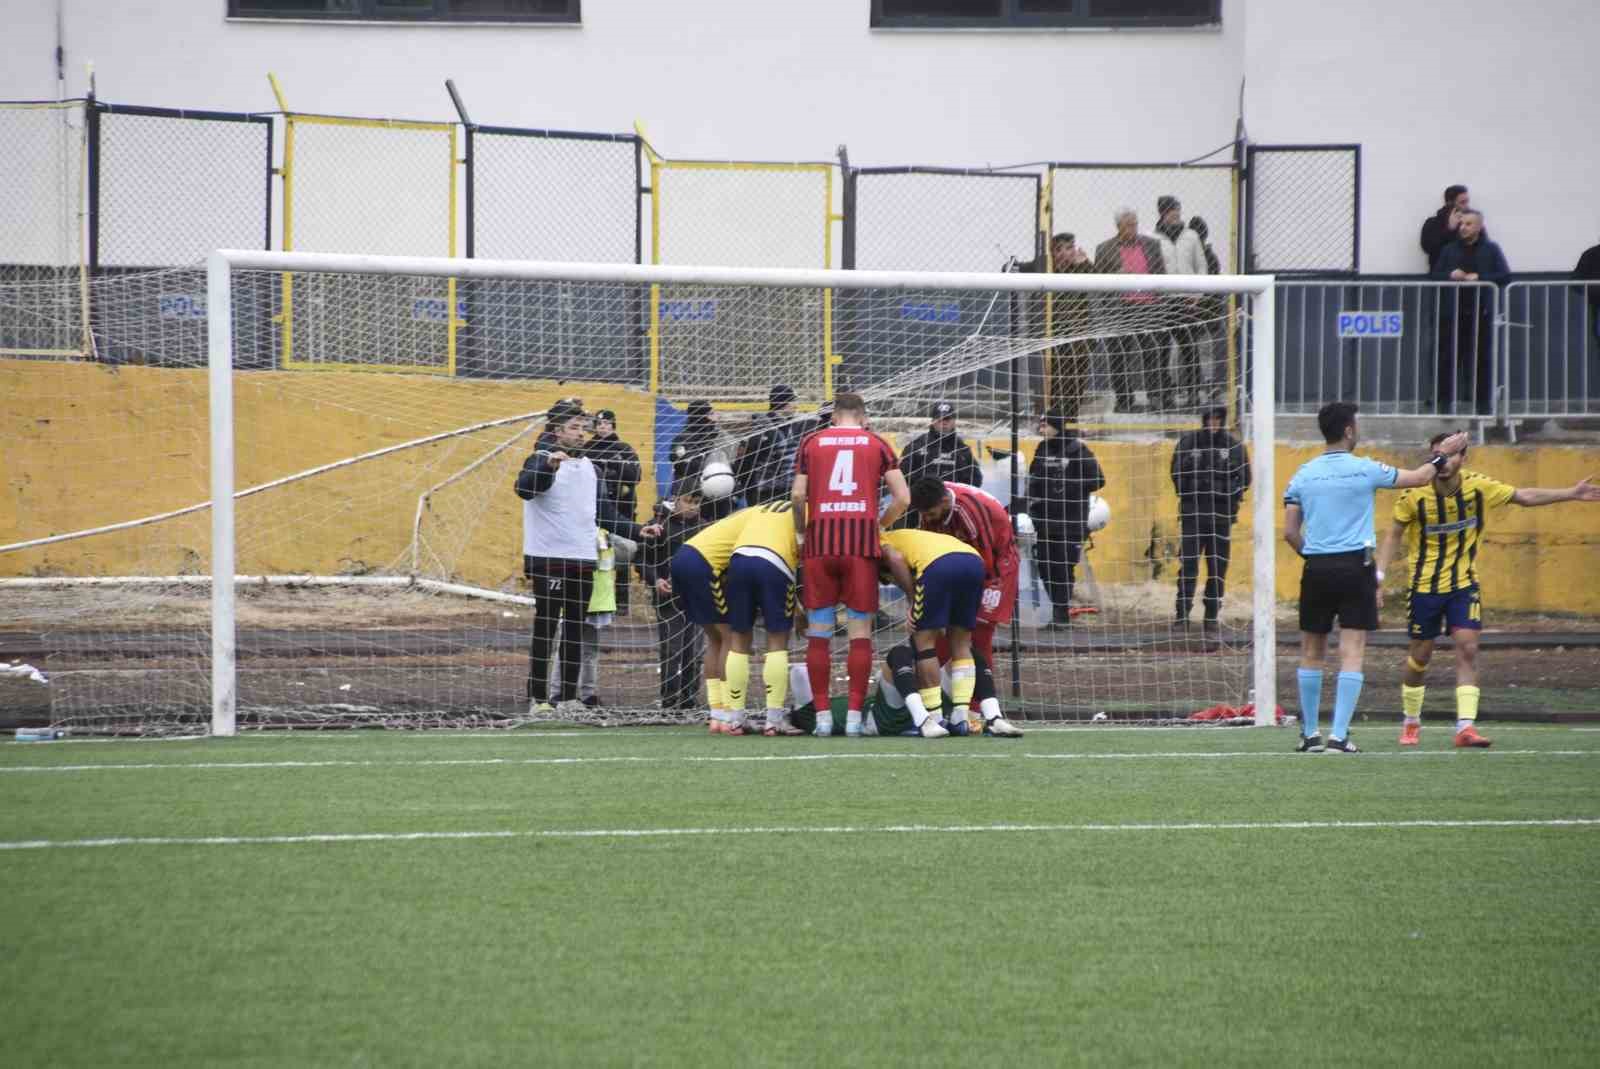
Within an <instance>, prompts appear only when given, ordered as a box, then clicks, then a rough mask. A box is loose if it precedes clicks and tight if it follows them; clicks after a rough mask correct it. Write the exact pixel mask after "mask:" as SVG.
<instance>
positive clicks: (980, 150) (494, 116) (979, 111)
mask: <svg viewBox="0 0 1600 1069" xmlns="http://www.w3.org/2000/svg"><path fill="white" fill-rule="evenodd" d="M56 6H57V5H56V4H52V3H47V2H32V3H22V2H12V3H9V4H7V5H6V7H7V11H6V37H5V43H4V45H3V46H0V54H3V57H4V62H0V98H40V97H53V96H55V95H56V83H55V66H54V59H53V54H54V49H55V46H56V43H57V41H56V31H55V23H56V19H55V7H56ZM59 6H60V8H61V10H62V13H63V22H64V26H65V34H64V41H63V43H64V44H65V47H66V50H67V69H68V80H67V85H66V92H67V94H68V95H73V94H79V93H81V92H82V91H83V90H84V88H85V81H86V80H85V77H84V73H83V70H84V63H85V62H86V61H89V60H93V61H94V63H95V67H96V70H97V72H98V77H99V89H100V93H101V96H102V97H103V98H105V99H107V100H114V101H119V102H125V103H139V104H158V105H171V106H183V107H190V108H220V109H230V110H269V109H272V108H274V107H275V102H274V100H273V98H272V96H271V94H270V92H269V90H268V87H267V83H266V77H265V75H266V72H267V71H268V70H273V71H276V72H277V74H278V75H279V76H280V78H281V79H282V80H283V83H284V86H285V88H286V90H287V92H288V96H289V102H290V104H291V106H292V107H295V108H297V109H300V110H303V111H320V112H332V113H339V114H355V115H371V116H383V117H398V118H431V119H450V118H452V117H453V111H452V109H451V108H450V106H449V102H448V100H447V98H446V96H445V93H444V90H443V85H442V83H443V80H444V79H445V78H447V77H453V78H455V79H456V80H457V81H458V83H459V84H460V86H461V88H462V90H463V92H464V93H465V95H466V97H467V100H468V101H469V103H470V105H471V107H472V111H473V117H474V119H475V120H476V121H478V122H480V123H501V124H510V125H522V126H542V127H555V128H567V129H594V130H610V131H618V130H626V129H628V128H629V127H630V125H631V123H632V122H633V120H634V119H636V118H637V119H641V120H643V121H644V123H645V124H646V126H647V128H648V130H649V133H650V135H651V137H652V138H653V140H654V141H655V142H656V143H657V144H658V146H659V147H660V149H661V150H662V152H663V153H665V154H667V155H669V156H674V157H680V158H688V157H705V158H722V159H726V158H741V159H782V160H795V159H811V160H818V159H822V160H825V159H831V158H832V157H833V153H834V149H835V146H837V145H839V144H840V143H845V144H848V145H849V146H850V148H851V153H852V160H853V161H854V162H855V163H857V164H858V165H872V164H908V163H937V164H945V165H952V166H983V165H1003V164H1013V163H1020V162H1025V161H1034V160H1043V159H1058V160H1059V159H1072V160H1110V161H1148V160H1179V159H1186V158H1190V157H1194V156H1198V155H1200V154H1202V153H1205V152H1207V151H1209V150H1211V149H1213V148H1216V147H1217V146H1219V145H1223V144H1225V143H1227V142H1228V141H1229V140H1230V139H1231V138H1232V136H1233V132H1234V123H1235V119H1236V117H1237V114H1238V103H1239V98H1240V84H1241V80H1242V79H1243V80H1245V81H1246V85H1247V88H1246V90H1245V93H1244V102H1245V117H1246V120H1247V123H1248V126H1249V132H1250V134H1251V136H1252V137H1253V138H1254V139H1256V140H1257V141H1262V142H1272V141H1280V142H1307V141H1359V142H1361V143H1362V144H1363V145H1364V146H1365V155H1364V160H1363V162H1364V167H1365V182H1364V188H1363V190H1362V235H1363V241H1364V246H1365V248H1364V255H1363V267H1364V268H1365V269H1367V270H1369V271H1385V272H1393V271H1416V270H1418V269H1420V268H1421V266H1422V264H1421V263H1420V254H1419V253H1418V251H1417V249H1416V230H1417V227H1418V226H1419V224H1420V222H1421V220H1422V218H1423V217H1424V216H1425V215H1427V214H1428V213H1429V212H1430V211H1432V210H1433V209H1434V208H1435V207H1436V206H1437V203H1438V197H1439V192H1440V190H1442V189H1443V187H1444V186H1445V185H1446V184H1448V183H1450V182H1454V181H1464V182H1466V183H1468V184H1470V185H1471V186H1472V187H1473V190H1474V193H1475V196H1476V200H1477V203H1478V204H1480V205H1481V206H1482V207H1483V208H1484V209H1485V210H1487V211H1488V213H1489V227H1490V230H1491V232H1492V233H1493V235H1494V236H1495V237H1496V238H1498V239H1499V240H1500V241H1502V242H1503V243H1504V245H1505V247H1506V250H1507V253H1508V255H1509V256H1510V258H1511V262H1512V265H1513V266H1514V267H1515V268H1517V269H1520V270H1552V269H1553V270H1561V269H1567V268H1570V267H1571V266H1572V264H1573V262H1574V261H1575V260H1576V258H1577V255H1578V253H1579V252H1580V251H1581V250H1582V249H1583V248H1585V247H1586V246H1587V245H1589V244H1592V243H1593V242H1594V241H1595V240H1596V239H1597V238H1600V209H1597V208H1596V207H1595V206H1594V203H1593V198H1592V196H1590V191H1589V189H1588V188H1587V184H1588V182H1589V179H1590V176H1591V175H1593V174H1594V173H1595V171H1596V169H1597V167H1600V141H1597V139H1595V138H1594V137H1592V136H1589V131H1590V130H1591V129H1592V121H1591V120H1590V119H1589V117H1588V116H1587V109H1588V108H1589V107H1590V105H1591V104H1592V102H1593V100H1594V99H1596V96H1597V93H1596V90H1597V88H1600V73H1597V70H1600V68H1597V66H1596V65H1595V64H1594V63H1593V62H1591V58H1592V57H1591V56H1589V55H1588V54H1587V52H1586V51H1585V49H1586V47H1587V45H1588V43H1589V42H1592V41H1593V40H1595V39H1596V38H1597V37H1600V5H1596V4H1593V3H1592V2H1590V0H1541V2H1540V3H1537V4H1510V3H1506V2H1505V0H1456V2H1455V3H1452V4H1450V5H1448V6H1447V7H1440V6H1439V5H1434V4H1420V3H1395V2H1392V0H1351V2H1349V3H1342V4H1339V5H1332V6H1330V5H1328V4H1327V3H1325V2H1323V0H1270V2H1268V0H1225V3H1224V5H1223V25H1222V27H1221V29H1220V30H1216V29H1210V30H1200V31H1194V32H1156V33H1149V32H1117V33H1083V32H1031V33H1016V32H1000V33H972V32H957V31H945V32H895V31H873V30H871V29H869V27H868V25H867V20H868V10H869V7H868V0H812V2H811V3H808V4H803V5H772V4H762V3H751V2H747V0H676V2H674V3H656V2H649V0H596V2H593V3H589V4H586V5H585V6H584V22H583V25H582V26H581V27H578V28H570V27H559V28H556V27H507V26H493V27H472V26H455V27H452V26H396V25H340V24H306V23H263V22H238V21H233V22H230V21H228V20H227V19H225V17H224V12H225V10H226V6H225V2H224V0H161V2H156V0H142V2H129V3H122V4H116V5H107V4H102V3H99V2H97V0H59ZM1142 193H1143V191H1141V196H1140V198H1138V199H1140V201H1141V202H1140V203H1138V204H1136V205H1135V207H1137V208H1139V209H1140V210H1141V211H1143V212H1145V213H1147V214H1153V209H1154V205H1153V204H1145V203H1143V202H1142V201H1143V200H1144V199H1148V198H1145V197H1143V196H1142ZM1130 199H1132V198H1130ZM1150 221H1151V220H1149V219H1148V218H1147V219H1146V225H1148V224H1149V223H1150ZM1103 229H1104V231H1105V233H1099V232H1098V231H1095V232H1092V233H1090V234H1088V235H1086V236H1093V237H1095V238H1096V239H1098V238H1102V237H1105V236H1107V235H1108V234H1109V233H1110V222H1109V220H1107V221H1105V222H1104V224H1103ZM1006 251H1007V252H1009V251H1013V250H1006ZM1002 258H1003V257H1002Z"/></svg>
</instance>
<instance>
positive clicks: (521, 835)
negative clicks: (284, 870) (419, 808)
mask: <svg viewBox="0 0 1600 1069" xmlns="http://www.w3.org/2000/svg"><path fill="white" fill-rule="evenodd" d="M1596 826H1600V818H1597V817H1574V818H1566V819H1557V820H1325V821H1324V820H1292V821H1272V822H1265V821H1263V822H1256V823H1252V822H1248V821H1228V822H1212V823H1189V824H958V825H948V826H943V825H933V824H891V825H887V826H884V827H875V828H874V827H863V826H853V825H824V826H821V827H813V828H807V827H800V826H787V827H785V826H775V827H754V828H572V829H542V830H541V829H530V830H525V831H411V832H357V833H350V834H323V835H208V836H199V837H195V838H183V837H179V836H153V837H149V838H133V837H125V838H123V837H119V838H104V839H21V840H16V841H12V842H0V850H63V849H81V848H87V847H102V846H280V845H290V846H292V845H298V844H303V843H396V842H423V841H431V840H445V841H448V840H462V839H658V838H678V837H685V838H687V837H696V836H716V835H907V834H916V835H927V834H958V835H961V834H972V833H976V832H1046V833H1052V832H1054V833H1061V832H1115V831H1131V832H1148V831H1158V832H1159V831H1171V832H1185V831H1348V830H1372V829H1378V830H1399V829H1407V828H1448V829H1454V828H1589V827H1596Z"/></svg>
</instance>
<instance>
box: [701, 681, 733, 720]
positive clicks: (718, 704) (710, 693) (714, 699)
mask: <svg viewBox="0 0 1600 1069" xmlns="http://www.w3.org/2000/svg"><path fill="white" fill-rule="evenodd" d="M706 702H707V704H709V705H710V706H711V711H712V712H714V713H715V712H720V711H722V710H723V709H726V708H727V707H728V698H727V695H726V694H725V693H724V691H723V689H722V680H720V679H716V678H708V679H707V680H706Z"/></svg>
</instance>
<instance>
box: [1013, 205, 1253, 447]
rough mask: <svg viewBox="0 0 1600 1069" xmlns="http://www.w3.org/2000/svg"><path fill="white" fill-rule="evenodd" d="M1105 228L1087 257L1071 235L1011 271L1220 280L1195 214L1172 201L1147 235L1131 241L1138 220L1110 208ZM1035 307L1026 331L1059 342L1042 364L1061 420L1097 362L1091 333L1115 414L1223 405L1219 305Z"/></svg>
mask: <svg viewBox="0 0 1600 1069" xmlns="http://www.w3.org/2000/svg"><path fill="white" fill-rule="evenodd" d="M1113 222H1114V223H1115V225H1116V234H1115V235H1114V236H1112V237H1110V238H1107V239H1106V240H1105V241H1102V242H1101V243H1100V244H1098V245H1096V246H1095V248H1094V252H1093V254H1091V253H1089V251H1088V250H1087V249H1086V248H1084V247H1082V246H1080V245H1079V244H1078V240H1077V235H1075V234H1071V233H1065V232H1063V233H1059V234H1055V235H1053V236H1052V237H1051V238H1050V249H1049V252H1048V255H1047V256H1046V257H1044V258H1040V259H1036V260H1032V261H1029V262H1027V263H1022V264H1018V265H1016V266H1015V270H1018V271H1021V272H1036V273H1037V272H1050V273H1053V274H1109V275H1215V274H1220V273H1221V270H1222V262H1221V259H1220V258H1219V257H1218V256H1217V252H1216V250H1215V249H1214V248H1212V246H1211V242H1210V228H1209V227H1208V226H1207V225H1206V221H1205V220H1204V219H1203V218H1201V217H1200V216H1198V215H1196V216H1193V217H1192V218H1190V219H1189V220H1188V221H1187V222H1185V221H1184V217H1183V205H1182V203H1181V202H1180V201H1179V200H1178V198H1177V197H1174V196H1170V195H1164V196H1161V197H1158V198H1157V199H1156V226H1155V233H1154V234H1142V233H1140V232H1139V213H1138V212H1137V211H1135V210H1134V209H1133V208H1129V207H1124V208H1119V209H1117V211H1116V213H1115V215H1114V217H1113ZM1035 303H1036V307H1035V309H1034V310H1033V311H1032V313H1031V315H1032V317H1033V320H1034V322H1033V323H1031V324H1030V325H1029V327H1028V329H1029V331H1030V332H1031V333H1037V334H1041V335H1043V334H1046V333H1048V334H1049V335H1050V336H1053V337H1061V338H1064V339H1066V340H1065V341H1063V342H1061V343H1059V344H1057V345H1056V346H1054V347H1053V348H1052V349H1051V350H1050V352H1049V354H1048V359H1047V361H1046V366H1047V373H1048V375H1049V376H1050V380H1051V381H1050V386H1049V390H1048V393H1049V396H1050V397H1051V398H1052V400H1053V401H1054V403H1055V405H1056V409H1057V411H1058V412H1059V413H1060V414H1062V415H1063V416H1065V417H1066V418H1068V419H1076V418H1077V416H1078V415H1079V412H1080V410H1081V408H1082V405H1083V402H1084V398H1085V394H1086V392H1087V389H1088V385H1089V378H1090V364H1091V361H1092V359H1093V356H1094V353H1095V345H1094V343H1093V342H1092V341H1091V336H1092V335H1093V334H1096V333H1099V334H1103V335H1104V336H1105V342H1104V345H1105V352H1106V356H1107V358H1108V360H1107V368H1106V375H1107V378H1109V380H1110V385H1111V388H1112V390H1113V392H1114V393H1115V395H1116V400H1115V402H1114V411H1115V412H1119V413H1127V412H1138V411H1152V412H1166V411H1173V410H1179V409H1185V408H1191V409H1192V408H1198V407H1199V406H1200V405H1201V404H1203V403H1205V402H1206V401H1218V400H1221V398H1222V395H1223V392H1224V390H1225V389H1226V385H1227V367H1226V359H1227V349H1226V346H1225V344H1224V343H1223V335H1224V328H1225V325H1226V321H1225V311H1226V304H1225V302H1224V301H1223V299H1221V298H1219V297H1216V296H1213V295H1195V296H1178V295H1171V296H1162V295H1159V294H1156V293H1152V292H1149V291H1136V292H1131V293H1120V294H1112V295H1107V296H1103V297H1099V298H1093V299H1092V298H1091V297H1090V296H1089V295H1087V294H1077V293H1066V294H1058V295H1056V296H1055V297H1053V298H1051V299H1050V300H1049V301H1048V310H1046V302H1043V301H1040V302H1035ZM1046 315H1048V316H1049V317H1050V322H1049V323H1048V324H1046V323H1045V322H1044V318H1045V316H1046ZM1091 326H1093V327H1094V328H1095V329H1093V330H1091V329H1090V328H1091ZM1141 394H1142V397H1141Z"/></svg>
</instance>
